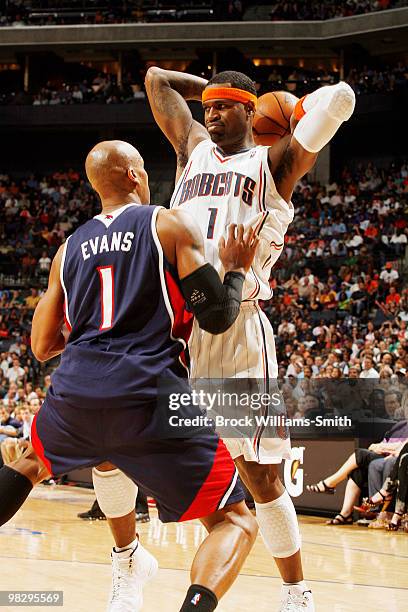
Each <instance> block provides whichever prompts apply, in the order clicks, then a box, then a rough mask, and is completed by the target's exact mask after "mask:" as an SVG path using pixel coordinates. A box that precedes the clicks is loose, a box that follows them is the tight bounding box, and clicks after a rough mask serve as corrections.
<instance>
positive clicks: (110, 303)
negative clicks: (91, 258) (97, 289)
mask: <svg viewBox="0 0 408 612" xmlns="http://www.w3.org/2000/svg"><path fill="white" fill-rule="evenodd" d="M96 269H97V271H98V273H99V280H100V282H101V313H102V316H101V319H102V320H101V324H100V327H99V330H100V331H104V330H106V329H110V328H111V327H112V325H113V310H114V303H115V300H114V286H115V285H114V281H113V266H100V267H99V268H96Z"/></svg>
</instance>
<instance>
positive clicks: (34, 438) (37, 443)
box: [31, 408, 52, 476]
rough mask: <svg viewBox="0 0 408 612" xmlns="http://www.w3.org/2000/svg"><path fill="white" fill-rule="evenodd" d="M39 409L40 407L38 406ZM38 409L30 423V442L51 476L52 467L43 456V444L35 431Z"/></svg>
mask: <svg viewBox="0 0 408 612" xmlns="http://www.w3.org/2000/svg"><path fill="white" fill-rule="evenodd" d="M40 410H41V408H40ZM38 414H39V411H38V412H37V414H36V415H35V417H34V419H33V422H32V424H31V444H32V445H33V448H34V450H35V452H36V453H37V455H38V457H39V459H41V461H42V462H43V464H44V465H45V467H46V468H47V470H48V471H49V473H50V474H51V476H52V468H51V463H50V461H49V460H48V459H47V458H46V456H45V452H44V446H43V444H42V442H41V440H40V438H39V436H38V432H37V417H38Z"/></svg>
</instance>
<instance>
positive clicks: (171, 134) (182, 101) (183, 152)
mask: <svg viewBox="0 0 408 612" xmlns="http://www.w3.org/2000/svg"><path fill="white" fill-rule="evenodd" d="M145 85H146V93H147V97H148V99H149V103H150V107H151V109H152V113H153V116H154V118H155V120H156V123H157V125H158V126H159V128H160V129H161V130H162V132H163V133H164V134H165V136H166V137H167V138H168V140H169V141H170V142H171V144H172V145H173V147H174V150H175V151H176V153H177V166H178V167H179V168H182V169H183V168H184V167H185V165H186V163H187V160H188V158H189V157H190V154H191V152H192V151H193V149H194V147H195V146H196V145H197V144H198V143H199V142H201V141H202V140H204V139H205V138H208V137H209V136H208V133H207V130H206V129H205V128H204V126H202V125H201V123H199V122H198V121H195V120H194V119H193V116H192V114H191V111H190V109H189V106H188V104H187V102H186V100H199V101H201V94H202V91H203V89H204V88H205V86H206V85H207V81H206V80H205V79H202V78H201V77H197V76H194V75H191V74H185V73H183V72H176V71H174V70H164V69H162V68H158V67H157V66H152V67H151V68H149V70H148V71H147V74H146V79H145Z"/></svg>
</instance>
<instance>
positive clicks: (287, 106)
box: [252, 91, 299, 146]
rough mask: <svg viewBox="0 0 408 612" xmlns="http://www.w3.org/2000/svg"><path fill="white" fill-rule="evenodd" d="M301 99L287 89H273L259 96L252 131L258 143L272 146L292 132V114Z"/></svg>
mask: <svg viewBox="0 0 408 612" xmlns="http://www.w3.org/2000/svg"><path fill="white" fill-rule="evenodd" d="M298 100H299V98H297V97H296V96H294V95H293V94H291V93H288V92H287V91H271V92H269V93H266V94H264V95H263V96H261V97H260V98H258V105H257V109H256V112H255V116H254V122H253V126H252V131H253V135H254V140H255V143H256V144H257V145H266V146H270V145H272V144H274V143H275V142H277V141H278V140H280V139H281V138H282V137H283V136H286V134H289V132H290V116H291V114H292V112H293V109H294V108H295V105H296V102H297V101H298Z"/></svg>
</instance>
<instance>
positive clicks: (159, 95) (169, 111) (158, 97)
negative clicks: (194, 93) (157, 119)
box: [152, 79, 180, 117]
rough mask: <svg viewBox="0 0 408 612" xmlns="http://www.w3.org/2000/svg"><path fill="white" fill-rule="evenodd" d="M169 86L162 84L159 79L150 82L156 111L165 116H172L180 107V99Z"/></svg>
mask: <svg viewBox="0 0 408 612" xmlns="http://www.w3.org/2000/svg"><path fill="white" fill-rule="evenodd" d="M177 95H178V94H177V93H175V92H174V91H173V90H172V89H171V87H169V86H167V85H163V81H160V80H159V79H158V80H157V81H153V82H152V101H153V102H154V106H155V108H156V110H157V112H158V113H160V114H161V115H166V116H167V117H174V116H175V115H176V114H177V111H178V110H179V108H180V101H179V100H178V99H177V98H176V96H177Z"/></svg>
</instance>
